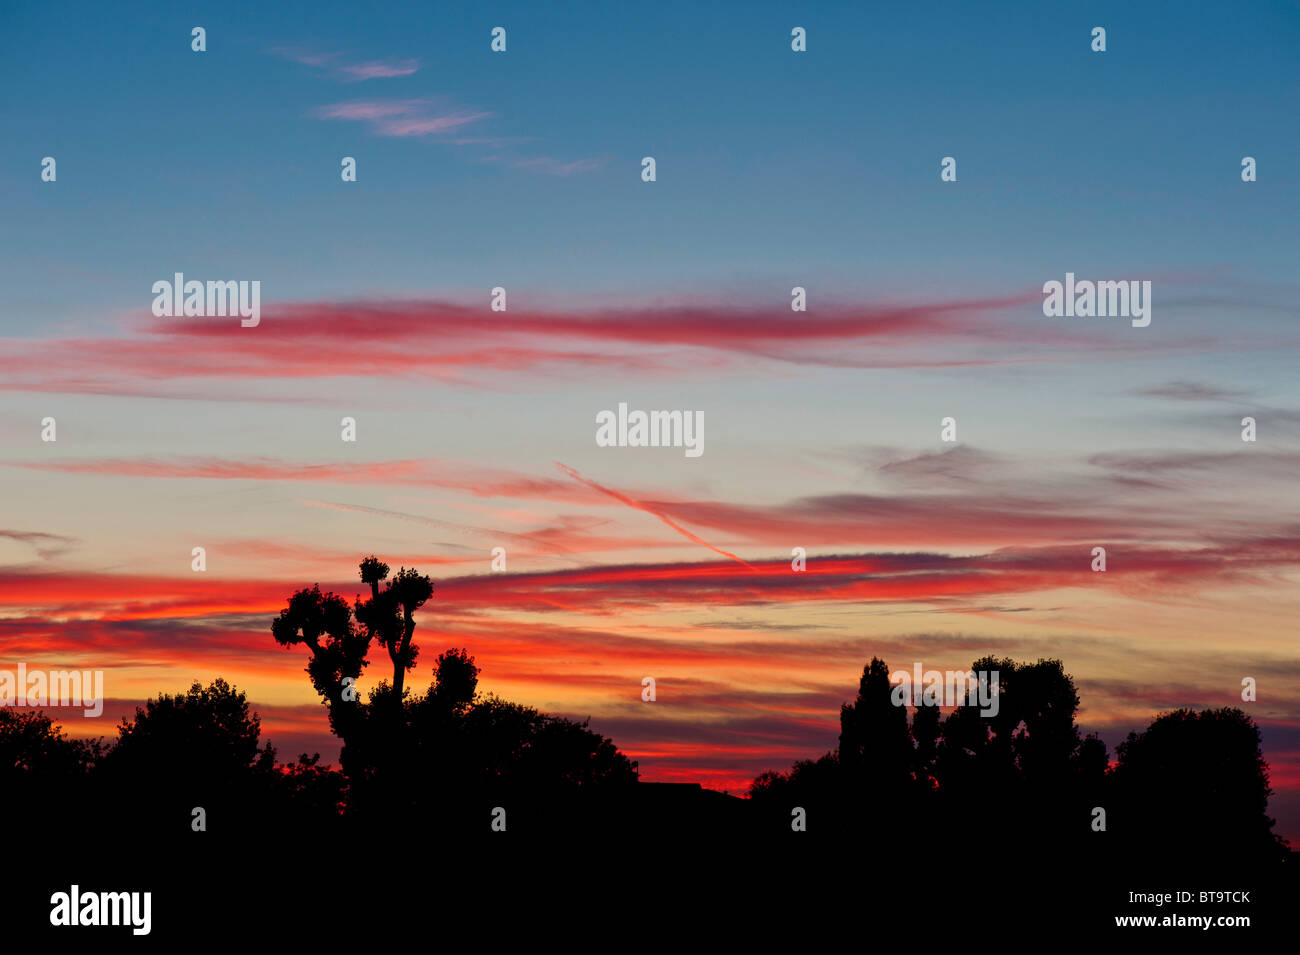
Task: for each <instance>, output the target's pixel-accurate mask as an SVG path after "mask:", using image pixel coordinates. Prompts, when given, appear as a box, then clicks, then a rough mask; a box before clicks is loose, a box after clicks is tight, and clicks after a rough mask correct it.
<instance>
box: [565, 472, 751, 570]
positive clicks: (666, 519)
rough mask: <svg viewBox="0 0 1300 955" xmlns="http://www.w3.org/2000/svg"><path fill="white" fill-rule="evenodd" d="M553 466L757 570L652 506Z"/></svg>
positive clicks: (689, 538)
mask: <svg viewBox="0 0 1300 955" xmlns="http://www.w3.org/2000/svg"><path fill="white" fill-rule="evenodd" d="M555 466H556V467H558V468H559V469H560V470H561V471H563V472H564V473H565V474H567V475H568V476H569V477H571V478H573V479H574V480H575V481H577V482H579V483H580V484H585V485H587V487H589V488H591V489H592V490H593V491H599V492H600V493H601V494H608V495H609V496H610V497H612V498H613V499H614V500H616V501H621V502H622V503H624V504H626V505H627V506H628V507H630V508H633V509H635V510H638V511H645V512H646V513H647V514H653V515H654V516H655V517H657V518H659V520H661V521H663V522H664V523H665V524H667V525H668V526H669V527H671V528H672V529H673V530H675V531H676V532H677V533H679V534H681V535H682V536H683V537H685V538H686V539H687V540H688V541H691V542H693V543H696V544H699V545H700V546H702V547H707V548H708V549H709V550H711V551H713V552H714V553H715V554H721V555H722V556H723V557H730V558H731V559H732V560H734V561H735V562H736V563H738V564H742V565H744V566H745V567H748V568H749V569H750V570H753V571H757V570H758V568H757V567H754V566H753V565H752V564H748V563H746V562H745V561H743V560H741V559H740V558H739V557H737V556H736V555H735V554H731V553H728V552H727V551H725V550H722V549H721V548H718V547H714V546H713V545H712V544H710V543H709V542H708V541H706V540H701V539H700V538H698V537H696V536H695V535H694V534H692V533H691V532H690V531H688V530H687V529H686V528H684V527H682V526H681V525H680V524H678V523H676V522H675V521H673V519H672V518H671V517H668V516H667V515H665V514H660V513H659V512H658V511H656V510H655V509H654V508H652V507H647V506H646V505H645V504H642V503H641V502H640V501H635V500H633V499H632V498H630V497H628V496H627V495H626V494H623V493H621V492H619V491H615V490H614V489H612V488H608V487H602V486H601V485H599V484H597V483H596V482H595V481H588V480H587V479H586V478H585V477H583V476H582V475H581V474H579V473H578V472H577V471H575V470H574V469H573V468H571V467H569V466H568V465H567V464H561V463H560V462H559V461H556V462H555Z"/></svg>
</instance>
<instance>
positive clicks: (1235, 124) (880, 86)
mask: <svg viewBox="0 0 1300 955" xmlns="http://www.w3.org/2000/svg"><path fill="white" fill-rule="evenodd" d="M556 6H557V5H547V7H545V8H541V7H535V5H529V4H518V5H500V4H496V5H493V4H483V5H479V4H461V5H429V4H409V5H395V6H393V7H391V8H390V7H389V6H388V5H385V6H384V8H382V9H379V10H375V9H373V8H372V7H371V6H370V5H364V4H359V5H355V6H352V5H340V4H320V3H311V4H294V3H290V4H229V5H216V4H213V5H196V6H192V7H186V6H183V5H182V6H174V5H167V6H166V7H164V8H154V10H153V12H152V15H150V14H149V13H147V12H146V11H148V10H149V9H150V8H149V6H148V5H139V6H137V7H136V8H135V9H132V5H130V4H126V5H113V6H112V7H100V6H98V5H94V4H66V3H53V4H43V5H39V6H38V5H35V4H18V5H15V6H12V7H7V8H6V9H5V11H4V12H3V13H0V18H3V20H4V21H6V29H5V30H4V31H3V35H4V37H5V38H7V39H0V43H2V44H4V46H3V52H4V57H3V67H0V69H3V71H4V72H3V76H4V83H5V87H6V89H7V91H8V92H9V96H7V97H6V102H5V104H4V106H3V115H2V116H0V119H2V120H3V122H4V124H5V128H6V131H7V133H6V137H5V138H6V146H5V148H4V149H3V152H2V154H0V163H2V164H3V165H0V175H2V176H3V180H4V183H5V186H4V187H3V190H4V196H5V202H4V205H5V206H6V208H7V214H6V216H5V218H6V220H7V222H8V223H9V225H10V228H8V229H6V230H4V233H3V237H2V238H0V241H2V242H3V243H4V247H3V248H0V252H2V253H3V255H2V259H3V266H0V268H3V270H4V271H3V275H2V276H0V278H3V290H2V291H0V309H2V310H3V319H2V320H3V323H4V325H3V327H4V328H5V329H6V330H7V331H9V332H12V333H16V334H19V335H21V334H24V333H28V334H30V333H32V332H34V331H35V330H36V328H37V327H39V325H40V324H41V323H42V322H45V321H53V322H58V321H65V320H68V319H69V318H71V317H72V316H77V317H78V318H79V319H82V320H102V318H103V317H104V316H103V314H102V313H103V312H104V310H117V309H131V308H135V307H138V302H139V298H140V295H141V292H140V291H139V289H141V288H145V289H146V290H147V287H148V284H149V283H150V282H151V281H152V280H153V279H154V278H156V277H157V276H158V275H161V274H167V273H169V272H170V271H172V270H173V269H174V268H177V267H185V268H186V269H187V270H188V271H191V272H197V271H200V270H204V269H206V270H209V271H210V270H214V269H215V270H217V271H226V272H229V273H230V274H239V275H246V274H248V275H254V274H256V275H259V276H261V278H262V281H263V283H264V286H263V287H264V290H265V291H264V294H265V295H266V296H267V297H268V298H272V299H274V298H281V299H291V298H302V297H305V296H321V295H330V296H347V295H350V294H356V293H360V292H364V293H382V294H399V293H402V292H417V291H425V290H428V289H430V288H437V289H445V290H453V289H466V290H478V289H481V288H483V287H484V286H487V287H491V286H493V285H497V284H505V285H508V286H525V287H528V288H530V289H533V290H536V291H537V292H539V293H540V292H543V291H549V292H553V293H556V294H558V295H560V296H564V297H573V298H576V297H581V296H582V295H584V294H593V293H594V294H603V293H618V294H620V295H627V294H629V293H633V292H640V293H641V294H645V295H655V296H662V295H663V293H664V289H665V288H666V287H678V288H682V289H684V290H690V291H691V292H701V293H708V292H716V291H718V290H725V291H726V292H728V293H732V294H746V293H747V294H750V295H756V296H765V295H766V294H767V292H768V288H767V287H768V286H770V287H771V289H772V290H773V292H774V293H778V294H785V292H784V290H785V289H787V288H788V287H789V285H790V284H793V283H794V282H796V281H798V282H801V283H802V284H813V283H816V284H817V286H818V290H819V292H820V293H821V294H823V295H824V294H825V293H826V291H827V290H834V291H836V292H838V293H841V294H846V295H847V294H861V293H863V292H876V293H880V292H884V293H886V294H888V295H891V296H905V295H915V294H918V293H920V294H925V293H932V292H940V293H948V292H953V291H956V290H961V289H971V288H973V287H978V288H982V289H990V290H999V291H1006V290H1008V289H1017V290H1018V289H1022V288H1024V287H1034V286H1036V285H1037V284H1039V283H1041V281H1043V278H1042V276H1043V275H1044V273H1046V274H1047V275H1049V276H1050V275H1055V274H1058V273H1062V272H1064V271H1065V270H1066V269H1067V268H1073V269H1074V270H1075V271H1077V272H1079V273H1080V274H1085V273H1087V272H1089V271H1115V270H1119V269H1132V268H1137V269H1144V270H1149V271H1150V270H1158V271H1169V270H1173V271H1178V272H1184V271H1194V272H1200V271H1201V270H1203V269H1207V268H1215V269H1223V268H1227V269H1229V270H1230V271H1231V272H1232V274H1233V275H1234V276H1238V277H1242V276H1245V277H1251V278H1255V279H1258V278H1261V277H1262V278H1267V277H1269V276H1273V277H1279V276H1280V275H1281V274H1284V272H1285V270H1286V269H1288V268H1289V267H1290V266H1291V264H1292V263H1293V262H1294V257H1293V255H1292V254H1291V250H1290V249H1289V248H1288V239H1289V237H1290V234H1291V230H1292V229H1293V219H1294V216H1293V210H1294V209H1295V208H1297V199H1300V194H1298V193H1297V187H1296V185H1295V180H1294V177H1292V176H1290V175H1289V174H1288V173H1289V170H1290V169H1292V168H1295V167H1296V166H1297V164H1300V149H1298V148H1297V131H1296V126H1295V124H1294V123H1290V122H1278V117H1280V116H1294V115H1295V112H1296V106H1297V104H1298V97H1297V93H1298V92H1300V87H1298V86H1297V78H1296V70H1295V68H1294V66H1295V50H1296V47H1297V41H1298V40H1300V11H1298V10H1297V8H1296V6H1295V5H1294V4H1253V5H1252V6H1251V14H1250V16H1249V17H1247V16H1243V15H1242V14H1241V13H1240V11H1239V9H1234V8H1233V7H1232V6H1231V5H1227V4H1223V5H1193V6H1189V5H1186V4H1177V5H1175V4H1146V5H1142V6H1141V7H1140V9H1135V8H1134V7H1133V5H1131V4H1120V3H1114V4H1053V5H1051V8H1050V9H1043V8H1042V5H1035V4H1025V5H999V7H998V8H997V12H996V13H995V14H991V15H990V14H988V13H987V12H986V11H979V10H976V9H973V8H972V7H971V5H969V4H911V5H906V6H905V7H899V8H897V9H883V8H876V7H880V6H883V5H859V4H847V3H846V4H829V5H818V8H817V9H816V11H815V12H812V13H810V12H809V11H808V10H806V9H801V8H800V7H799V6H798V5H790V4H755V5H751V4H745V5H727V4H723V5H708V6H707V7H701V6H699V5H694V4H691V5H673V4H656V5H654V7H653V8H641V7H639V6H636V5H632V4H628V5H621V4H618V5H610V4H591V5H562V6H564V9H555V7H556ZM159 11H161V15H159ZM194 25H202V26H205V28H206V29H207V31H208V51H207V52H206V53H204V54H197V53H193V52H191V51H190V49H189V30H190V28H191V26H194ZM496 25H501V26H505V27H506V29H507V31H508V37H509V49H508V52H507V53H506V54H504V55H497V54H492V53H491V52H490V51H489V49H488V42H489V31H490V29H491V27H493V26H496ZM792 25H799V26H804V27H805V28H806V29H807V30H808V31H809V49H808V52H807V53H805V54H793V53H792V52H791V51H790V49H789V30H790V27H791V26H792ZM1094 25H1102V26H1105V27H1106V29H1107V31H1108V51H1107V52H1106V53H1104V54H1096V53H1093V52H1091V50H1090V49H1089V43H1090V30H1091V27H1092V26H1094ZM284 48H292V49H296V50H298V51H302V52H310V53H313V54H334V55H336V56H337V57H339V62H353V63H355V62H363V61H407V60H416V61H418V63H419V69H418V71H416V72H415V73H413V74H411V75H408V76H399V77H394V78H383V79H372V80H367V81H365V82H346V81H344V80H343V79H341V78H340V77H339V75H338V74H337V73H336V72H334V71H331V70H329V69H318V68H313V67H310V66H306V65H303V64H301V63H298V62H293V61H292V60H290V59H288V58H286V57H285V56H284V55H277V54H276V53H275V52H273V51H275V50H276V49H284ZM596 78H598V79H596ZM426 97H430V98H433V97H436V98H438V103H439V107H438V108H445V109H451V110H471V111H481V112H487V113H491V114H492V116H491V117H490V118H488V119H485V120H482V121H481V122H478V123H475V124H472V126H470V127H467V128H466V130H465V132H466V135H467V136H473V137H485V138H486V137H493V138H500V139H510V140H520V141H519V142H513V143H510V144H508V145H506V146H503V147H501V148H499V149H497V148H493V147H491V146H486V145H464V146H454V145H448V144H447V143H446V142H445V141H440V137H413V136H412V137H402V138H398V137H383V136H378V135H374V134H373V132H372V131H371V130H370V129H369V128H368V127H367V126H366V124H364V123H359V122H346V121H339V120H324V119H320V118H316V117H315V116H314V115H313V113H314V111H316V110H319V109H320V108H321V107H324V106H327V105H329V104H334V103H339V102H345V101H349V100H355V99H367V100H369V99H404V98H426ZM493 154H500V155H501V156H503V157H504V158H505V163H509V162H511V161H514V160H522V159H538V158H540V159H546V160H553V161H555V162H557V163H567V162H574V161H582V160H592V161H594V162H598V163H601V164H602V165H600V166H599V167H598V168H595V169H592V170H590V171H587V172H582V173H575V174H573V175H569V176H555V175H548V174H546V173H544V172H539V171H535V170H531V169H526V168H514V167H512V166H510V165H507V164H505V163H499V162H498V163H490V162H485V161H484V160H485V158H486V157H488V156H491V155H493ZM45 155H53V156H55V158H56V159H57V160H58V163H59V181H58V184H57V189H50V188H43V187H44V186H45V185H46V184H44V183H41V182H40V181H39V176H38V173H39V160H40V158H41V157H43V156H45ZM343 155H351V156H355V157H356V158H357V159H358V162H359V173H360V175H359V181H358V183H356V184H355V185H349V186H345V185H344V184H343V183H341V182H340V181H339V177H338V163H339V159H340V158H341V157H342V156H343ZM644 155H653V156H655V157H656V160H657V162H658V166H659V171H658V181H657V182H656V183H655V184H653V185H652V186H651V185H648V184H644V183H642V182H641V181H640V178H639V171H640V165H639V163H640V159H641V157H642V156H644ZM945 155H952V156H955V157H956V158H957V160H958V173H959V181H958V183H957V184H955V185H947V184H941V183H940V182H939V181H938V166H939V160H940V158H941V157H943V156H945ZM1243 155H1253V156H1255V157H1256V158H1257V159H1258V161H1259V164H1260V179H1259V181H1258V182H1256V183H1254V184H1252V185H1249V186H1246V185H1245V184H1243V183H1241V181H1240V179H1239V175H1238V172H1239V162H1240V159H1241V157H1242V156H1243ZM178 251H179V252H180V253H181V254H180V255H179V256H178V255H177V253H178ZM178 257H179V258H180V259H181V260H182V261H181V262H180V263H179V265H177V264H176V259H177V258H178ZM186 261H189V262H192V263H193V265H192V266H186V265H185V263H186ZM34 311H36V314H33V312H34ZM34 319H35V321H34Z"/></svg>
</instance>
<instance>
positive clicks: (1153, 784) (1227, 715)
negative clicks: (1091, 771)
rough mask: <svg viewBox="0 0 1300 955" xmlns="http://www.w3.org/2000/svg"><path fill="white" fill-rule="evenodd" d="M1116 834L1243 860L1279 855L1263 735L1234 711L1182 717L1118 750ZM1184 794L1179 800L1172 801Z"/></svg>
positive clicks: (1133, 736)
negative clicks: (1190, 844)
mask: <svg viewBox="0 0 1300 955" xmlns="http://www.w3.org/2000/svg"><path fill="white" fill-rule="evenodd" d="M1117 755H1118V763H1117V765H1116V767H1115V774H1114V778H1115V783H1116V789H1117V795H1118V798H1119V809H1120V811H1119V812H1118V813H1116V814H1115V828H1116V830H1117V831H1118V832H1120V833H1122V834H1123V835H1124V836H1125V837H1126V838H1128V839H1130V840H1132V841H1135V842H1142V843H1147V844H1151V843H1155V844H1159V845H1160V846H1161V847H1162V848H1169V847H1177V846H1178V845H1179V843H1180V842H1181V841H1183V840H1188V839H1191V840H1194V845H1195V846H1196V847H1197V849H1198V850H1199V851H1222V852H1226V853H1233V854H1236V855H1238V856H1254V855H1263V856H1271V855H1276V854H1277V853H1278V852H1279V850H1281V849H1282V848H1283V845H1284V844H1283V843H1282V841H1281V840H1280V839H1279V837H1278V836H1276V835H1274V834H1273V832H1272V827H1273V822H1274V821H1273V820H1272V819H1271V818H1269V816H1268V815H1267V809H1268V797H1269V796H1270V795H1272V790H1271V789H1270V788H1269V784H1268V764H1267V763H1265V761H1264V754H1263V752H1262V751H1261V749H1260V737H1259V728H1258V727H1257V726H1256V725H1255V723H1254V721H1253V720H1251V719H1250V718H1249V717H1248V716H1246V714H1245V713H1243V712H1242V711H1241V710H1240V709H1237V708H1235V707H1229V708H1224V709H1214V710H1205V711H1203V712H1200V713H1197V712H1194V711H1192V710H1189V709H1179V710H1175V711H1173V712H1172V713H1166V714H1164V715H1162V716H1160V717H1159V718H1158V719H1156V720H1155V721H1154V722H1153V723H1152V724H1151V725H1150V726H1148V727H1147V728H1146V729H1145V730H1143V731H1142V732H1141V733H1130V734H1129V735H1128V738H1127V739H1125V740H1124V742H1122V743H1120V744H1119V747H1118V753H1117ZM1171 794H1177V798H1170V796H1171Z"/></svg>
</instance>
